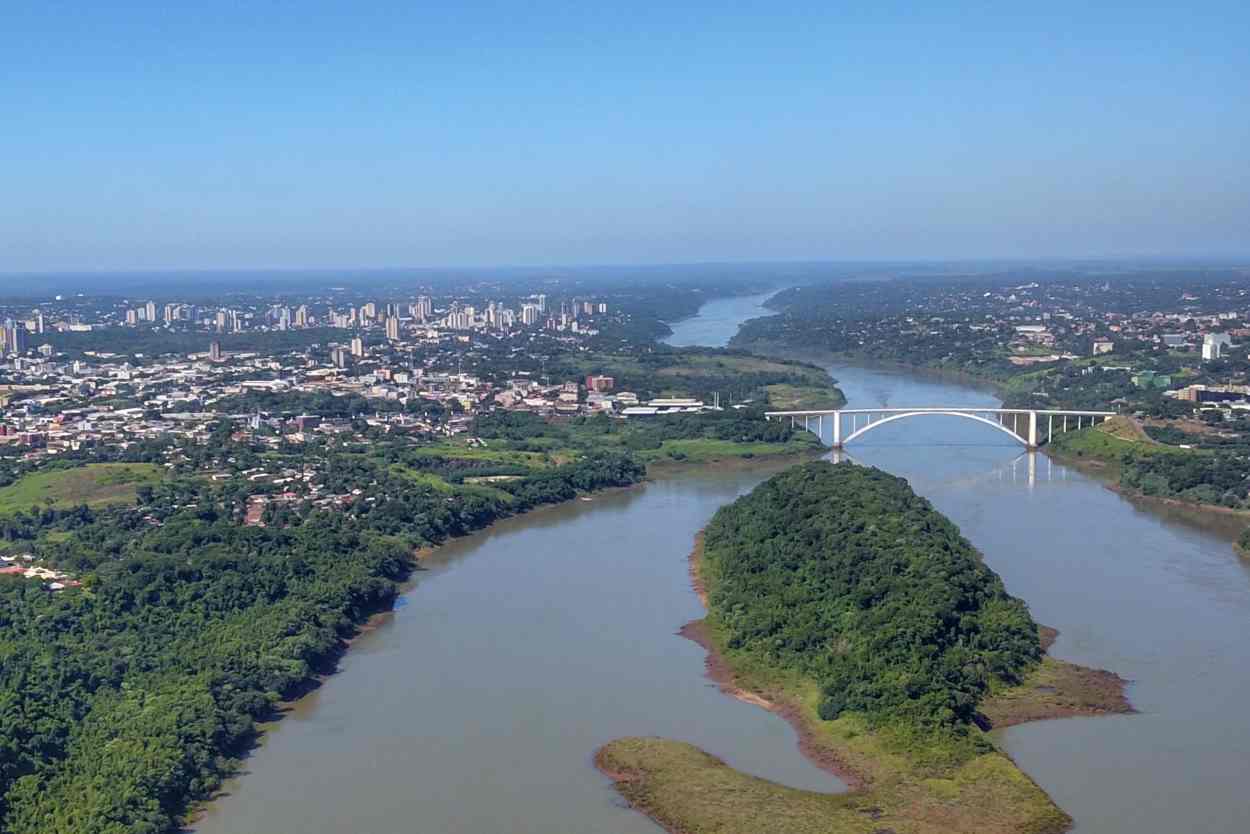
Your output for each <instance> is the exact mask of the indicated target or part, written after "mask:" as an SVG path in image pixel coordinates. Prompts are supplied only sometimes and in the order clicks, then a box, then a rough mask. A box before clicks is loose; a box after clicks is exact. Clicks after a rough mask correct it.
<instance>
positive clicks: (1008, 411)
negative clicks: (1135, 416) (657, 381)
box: [764, 406, 1115, 449]
mask: <svg viewBox="0 0 1250 834" xmlns="http://www.w3.org/2000/svg"><path fill="white" fill-rule="evenodd" d="M861 415H863V416H865V418H866V419H865V423H864V425H863V426H860V425H859V423H860V419H859V418H860V416H861ZM924 415H946V416H951V417H964V418H967V419H972V420H976V421H978V422H981V423H986V424H987V425H990V426H993V427H994V428H996V429H1000V430H1002V431H1004V432H1006V433H1007V434H1009V435H1011V436H1012V437H1014V438H1015V439H1016V440H1018V441H1020V442H1021V443H1023V444H1024V445H1025V446H1026V447H1027V448H1030V449H1036V448H1038V447H1039V446H1040V445H1042V443H1044V442H1045V443H1048V442H1050V440H1051V438H1053V437H1054V435H1055V430H1056V428H1058V431H1059V433H1060V434H1062V433H1064V432H1067V431H1068V430H1069V428H1070V427H1071V428H1075V429H1081V428H1084V427H1085V426H1086V425H1093V424H1094V423H1095V421H1096V420H1098V419H1099V418H1102V419H1103V420H1106V419H1107V418H1109V417H1114V416H1115V412H1114V411H1093V410H1082V409H1034V408H990V407H986V408H978V407H976V406H973V407H968V406H955V407H943V406H917V407H913V408H897V407H895V408H887V407H883V408H835V409H807V410H796V411H766V412H764V416H765V417H766V418H768V419H784V418H786V417H789V418H790V424H791V425H792V426H797V425H798V420H799V418H802V419H803V428H804V429H806V430H808V431H812V428H813V427H812V420H813V418H815V423H816V426H815V431H816V434H817V435H818V436H819V437H820V438H821V440H822V441H823V440H824V438H825V418H826V417H828V418H830V420H831V422H832V429H833V431H832V433H831V434H832V440H833V443H832V445H833V447H834V448H841V447H842V445H843V444H844V443H849V442H850V441H852V440H854V439H856V438H857V437H860V436H861V435H863V434H864V433H866V432H868V431H869V430H871V429H874V428H877V427H878V426H880V425H882V424H884V423H893V422H896V421H898V420H902V419H905V418H909V417H920V416H924ZM1022 416H1023V417H1024V418H1025V420H1024V427H1023V429H1022V427H1021V425H1020V423H1021V419H1020V418H1021V417H1022ZM844 417H849V418H850V426H849V428H850V431H849V432H845V433H844V428H847V427H846V426H845V425H844V422H843V418H844ZM874 417H876V418H877V419H875V420H874V419H873V418H874ZM1008 417H1010V418H1011V420H1010V423H1011V425H1010V427H1008V420H1007V418H1008ZM1056 418H1058V420H1059V423H1058V426H1056ZM1043 420H1044V421H1045V431H1044V433H1043ZM1073 421H1074V422H1073ZM1043 436H1044V439H1043Z"/></svg>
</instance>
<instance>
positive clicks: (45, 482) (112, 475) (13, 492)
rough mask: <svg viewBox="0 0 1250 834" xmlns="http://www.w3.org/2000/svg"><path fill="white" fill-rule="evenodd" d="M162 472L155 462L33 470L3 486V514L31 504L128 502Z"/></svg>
mask: <svg viewBox="0 0 1250 834" xmlns="http://www.w3.org/2000/svg"><path fill="white" fill-rule="evenodd" d="M163 472H164V470H163V469H162V468H161V467H160V466H157V465H156V464H154V463H90V464H87V465H86V466H80V467H77V468H75V469H51V470H46V471H43V472H32V473H31V474H29V475H26V476H25V477H23V478H21V479H19V480H17V481H15V482H14V483H12V484H9V485H8V486H7V487H4V488H2V489H0V513H12V512H16V511H18V510H29V509H30V508H31V507H32V506H39V507H56V508H65V507H76V506H78V505H79V504H86V505H87V506H89V507H100V506H104V505H106V504H129V503H131V502H133V501H134V500H135V494H136V492H137V490H138V488H139V487H140V486H142V485H143V484H153V483H156V482H157V481H159V480H160V479H161V476H162V474H163Z"/></svg>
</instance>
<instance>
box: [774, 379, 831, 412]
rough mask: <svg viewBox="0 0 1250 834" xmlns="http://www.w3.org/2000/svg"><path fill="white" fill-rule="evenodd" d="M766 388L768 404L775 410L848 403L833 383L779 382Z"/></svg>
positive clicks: (796, 409)
mask: <svg viewBox="0 0 1250 834" xmlns="http://www.w3.org/2000/svg"><path fill="white" fill-rule="evenodd" d="M764 390H765V391H767V392H768V406H769V408H771V409H773V410H774V411H813V410H816V409H821V408H841V407H842V406H843V405H845V404H846V397H844V396H842V392H841V391H839V390H838V389H836V388H834V387H832V386H831V385H789V384H785V383H777V384H776V385H766V386H764Z"/></svg>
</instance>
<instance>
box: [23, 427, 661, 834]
mask: <svg viewBox="0 0 1250 834" xmlns="http://www.w3.org/2000/svg"><path fill="white" fill-rule="evenodd" d="M215 442H216V443H219V444H220V448H216V449H212V448H210V449H208V450H206V452H205V453H206V454H208V453H216V454H217V456H218V457H219V458H220V459H221V460H223V461H224V460H236V461H237V460H239V459H241V458H242V457H243V452H244V451H246V450H244V449H242V448H241V445H240V444H231V442H230V441H229V440H228V436H227V435H225V434H224V433H223V435H222V436H220V437H218V438H217V439H216V441H215ZM419 460H420V458H419V457H418V456H417V453H415V452H413V451H410V450H405V449H403V448H401V447H399V446H398V445H397V444H396V445H389V446H388V445H386V444H383V446H382V447H380V448H378V449H376V450H373V451H372V453H371V454H361V453H357V452H352V451H333V450H332V451H329V452H327V453H326V455H325V458H324V461H323V464H324V467H325V471H324V472H323V475H324V476H325V477H326V483H327V486H328V487H329V488H331V489H333V490H334V491H336V492H344V493H347V498H348V499H349V500H347V501H346V502H345V503H342V504H340V505H338V506H332V507H325V506H316V505H315V504H314V503H313V502H311V501H308V500H303V501H299V502H296V503H293V504H290V505H273V506H271V507H270V508H269V510H267V513H266V521H267V524H266V525H264V526H257V525H253V526H245V525H243V524H241V523H240V521H241V518H242V514H243V509H244V507H243V504H244V499H245V498H246V496H247V494H248V492H251V491H254V489H255V488H250V489H249V488H248V487H247V486H245V485H244V484H242V483H241V482H240V481H239V480H237V479H236V480H228V481H224V482H221V483H213V482H210V481H207V480H205V479H203V478H198V477H171V478H169V479H167V480H164V481H162V482H160V483H159V484H158V485H156V486H155V487H148V488H145V489H144V490H143V492H142V493H141V496H140V504H141V506H133V507H123V508H120V509H113V510H103V511H92V510H88V509H87V508H85V507H80V508H75V509H73V510H67V511H54V510H51V509H47V508H42V509H41V508H38V507H34V508H32V509H31V510H30V511H29V512H26V511H22V512H18V513H15V514H13V515H12V516H11V518H10V519H9V520H8V522H7V523H6V526H5V527H4V537H5V539H6V540H7V544H6V546H8V547H14V546H16V547H20V548H23V549H27V550H33V551H34V552H35V553H36V554H37V555H38V556H39V559H40V563H41V564H48V565H53V566H57V567H59V568H62V569H65V570H70V571H73V572H74V574H75V575H77V576H79V577H81V580H82V585H81V587H78V588H68V589H66V590H63V591H59V592H56V593H52V592H49V590H47V589H46V588H45V586H44V584H43V583H41V582H38V581H35V580H28V579H23V578H20V577H18V578H14V577H9V576H0V719H2V720H0V830H3V831H4V832H6V834H36V832H38V834H123V833H124V834H136V833H137V834H158V832H168V831H172V830H175V829H176V827H177V825H178V823H179V820H180V818H181V815H182V814H184V813H185V811H186V810H187V808H188V804H189V803H190V802H193V801H194V800H196V799H198V798H202V797H205V796H207V795H208V794H209V793H210V792H211V791H212V790H213V789H214V788H215V787H216V786H217V785H218V784H219V783H220V781H221V779H222V778H224V777H225V776H226V775H228V774H229V773H230V772H232V770H233V769H234V767H235V763H236V761H237V756H238V755H239V754H240V753H241V752H243V751H244V750H245V749H246V748H247V746H248V745H249V744H250V743H251V742H252V740H253V738H254V734H255V725H256V722H257V721H259V720H262V719H266V718H271V717H273V714H274V708H275V705H276V704H277V702H278V701H279V700H280V699H281V698H283V697H287V696H290V695H293V694H296V693H298V692H300V691H301V690H302V689H304V688H305V687H307V686H308V685H309V684H310V683H312V682H313V681H314V679H315V677H316V675H318V674H320V673H322V672H326V671H329V670H330V669H331V668H332V667H333V665H334V661H335V658H336V657H337V656H338V654H339V652H340V651H341V650H342V648H343V646H344V642H343V641H344V639H345V638H346V637H348V636H350V635H351V634H352V633H353V631H354V629H355V627H356V625H358V624H359V623H360V622H361V621H362V620H363V619H364V618H365V617H367V616H368V615H369V614H370V613H371V612H374V611H377V610H379V609H381V608H384V607H386V606H387V605H389V604H390V602H391V600H392V598H393V597H394V595H395V593H396V589H397V587H398V582H399V581H400V580H402V579H403V578H404V577H405V576H406V575H408V573H409V572H410V571H411V570H412V567H413V562H412V555H411V554H412V553H413V551H414V549H415V548H418V547H421V546H424V545H429V544H432V543H437V542H440V541H443V540H444V539H446V538H448V537H449V536H454V535H460V534H464V533H468V532H471V531H473V530H476V529H480V528H481V527H483V526H485V525H487V524H489V523H491V522H492V521H494V520H495V519H497V518H499V517H501V516H504V515H509V514H513V513H517V512H523V511H524V510H526V509H528V508H530V507H534V506H537V505H540V504H546V503H552V502H557V501H563V500H568V499H569V498H572V497H574V496H576V495H577V494H578V493H579V492H581V491H586V490H593V489H598V488H602V487H610V486H623V485H627V484H631V483H635V482H637V481H638V480H640V479H641V478H642V477H643V474H644V470H643V467H642V466H641V464H639V463H638V462H637V461H636V460H634V459H633V458H632V457H630V456H628V455H627V454H614V453H589V454H586V455H584V456H582V457H581V458H579V459H578V460H576V461H573V462H570V463H566V464H563V465H559V466H554V467H546V468H541V469H528V470H526V469H522V470H520V471H521V472H523V473H524V474H522V475H521V476H520V477H517V478H516V479H514V480H509V481H506V482H502V483H499V484H497V485H493V486H490V487H478V486H472V485H469V486H455V485H452V484H449V483H447V482H444V481H442V480H441V479H439V478H437V477H436V476H423V475H421V474H420V473H417V472H415V470H412V469H411V468H409V466H408V465H407V464H409V463H417V462H419ZM348 490H352V491H353V492H348Z"/></svg>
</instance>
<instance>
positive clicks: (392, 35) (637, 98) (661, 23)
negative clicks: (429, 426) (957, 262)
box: [0, 0, 1250, 272]
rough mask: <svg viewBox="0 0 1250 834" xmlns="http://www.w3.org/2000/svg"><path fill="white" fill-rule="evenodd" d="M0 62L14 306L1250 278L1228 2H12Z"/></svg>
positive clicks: (1241, 98)
mask: <svg viewBox="0 0 1250 834" xmlns="http://www.w3.org/2000/svg"><path fill="white" fill-rule="evenodd" d="M1025 5H1027V6H1029V7H1030V9H1029V10H1028V11H1020V10H1019V9H1020V7H1022V6H1025ZM929 6H933V7H942V8H941V9H940V10H938V9H936V8H935V9H928V8H927V7H929ZM596 7H603V8H596ZM918 9H920V10H918ZM0 55H2V56H3V57H0V272H4V271H22V270H78V269H100V270H106V269H133V268H137V269H164V268H179V267H182V268H230V267H335V266H387V265H396V266H399V265H411V266H422V265H426V266H438V265H488V264H519V265H528V264H576V263H655V262H679V261H691V260H725V261H729V260H772V259H796V258H798V259H822V258H831V259H859V258H866V259H869V258H887V259H899V258H946V257H1037V256H1087V255H1136V254H1162V255H1182V256H1188V255H1207V254H1234V255H1240V254H1245V253H1250V3H1246V2H1245V0H1240V2H1203V0H1192V2H1189V3H1181V2H1175V1H1174V0H1173V2H1160V3H1155V2H1151V0H1141V2H1132V3H1121V2H1116V0H1111V1H1110V2H1103V3H1090V2H1066V0H1056V1H1055V2H1048V3H1030V4H1020V3H1003V2H985V3H980V2H960V0H947V2H943V3H922V2H914V1H913V2H907V3H890V2H881V0H877V1H876V2H863V3H841V2H834V0H823V2H807V0H790V2H777V1H776V0H773V2H769V3H751V2H746V3H724V2H716V3H710V2H688V3H680V2H679V3H672V2H660V3H652V2H649V1H648V0H633V2H618V3H610V4H609V3H594V2H585V0H582V1H581V2H569V3H556V2H545V0H527V2H515V3H513V2H498V3H481V2H473V0H467V2H464V3H450V2H449V3H446V4H432V3H422V2H413V1H412V0H408V2H392V0H370V2H357V3H327V2H317V1H316V0H302V1H301V2H265V0H249V2H237V3H232V2H204V3H182V2H168V0H160V1H159V2H157V0H150V1H149V2H134V1H133V0H111V1H109V2H103V1H102V2H88V1H87V0H80V2H56V0H42V1H41V2H37V3H28V2H26V0H8V2H5V3H4V4H3V12H2V13H0Z"/></svg>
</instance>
